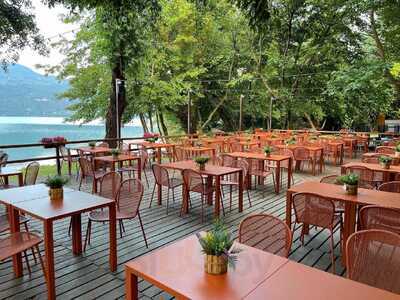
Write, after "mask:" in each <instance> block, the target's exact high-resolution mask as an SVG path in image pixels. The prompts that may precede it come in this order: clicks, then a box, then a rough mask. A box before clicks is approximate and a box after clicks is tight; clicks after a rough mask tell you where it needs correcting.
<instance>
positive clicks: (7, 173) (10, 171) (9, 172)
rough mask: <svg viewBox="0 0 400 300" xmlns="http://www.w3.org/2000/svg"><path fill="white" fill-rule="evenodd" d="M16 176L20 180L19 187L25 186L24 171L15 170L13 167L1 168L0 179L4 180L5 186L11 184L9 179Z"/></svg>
mask: <svg viewBox="0 0 400 300" xmlns="http://www.w3.org/2000/svg"><path fill="white" fill-rule="evenodd" d="M13 176H16V177H17V178H18V185H19V186H23V185H24V177H23V174H22V171H21V170H20V169H18V168H13V167H2V168H0V178H3V179H4V185H8V184H9V180H8V178H9V177H13Z"/></svg>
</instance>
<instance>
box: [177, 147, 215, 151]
mask: <svg viewBox="0 0 400 300" xmlns="http://www.w3.org/2000/svg"><path fill="white" fill-rule="evenodd" d="M181 149H182V150H185V151H192V152H203V151H204V152H205V151H214V150H215V148H211V147H182V148H181Z"/></svg>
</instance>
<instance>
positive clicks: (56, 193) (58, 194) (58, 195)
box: [49, 188, 64, 201]
mask: <svg viewBox="0 0 400 300" xmlns="http://www.w3.org/2000/svg"><path fill="white" fill-rule="evenodd" d="M49 196H50V200H52V201H57V200H63V198H64V190H63V188H59V189H49Z"/></svg>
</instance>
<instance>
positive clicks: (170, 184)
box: [162, 178, 183, 188]
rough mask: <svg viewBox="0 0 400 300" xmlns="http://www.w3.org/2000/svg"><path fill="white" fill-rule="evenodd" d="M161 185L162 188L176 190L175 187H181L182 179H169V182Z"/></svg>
mask: <svg viewBox="0 0 400 300" xmlns="http://www.w3.org/2000/svg"><path fill="white" fill-rule="evenodd" d="M162 185H163V186H168V187H170V188H176V187H178V186H180V185H183V181H182V179H179V178H169V180H168V181H167V180H165V181H164V182H163V183H162Z"/></svg>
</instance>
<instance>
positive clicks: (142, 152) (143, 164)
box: [139, 149, 149, 170]
mask: <svg viewBox="0 0 400 300" xmlns="http://www.w3.org/2000/svg"><path fill="white" fill-rule="evenodd" d="M139 156H140V160H141V161H140V166H141V169H142V170H144V168H145V167H146V165H147V163H148V160H149V154H148V153H147V151H146V150H144V149H140V150H139Z"/></svg>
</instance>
